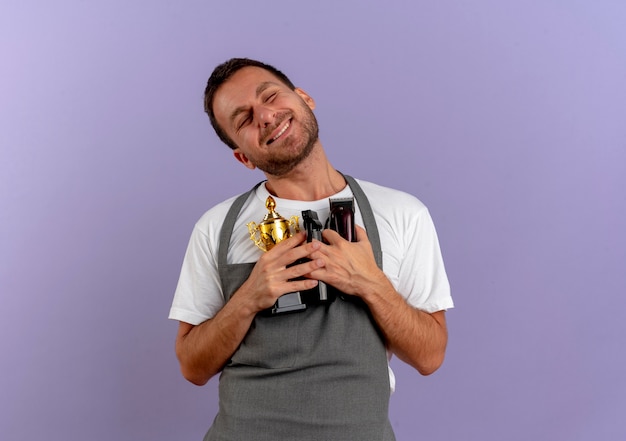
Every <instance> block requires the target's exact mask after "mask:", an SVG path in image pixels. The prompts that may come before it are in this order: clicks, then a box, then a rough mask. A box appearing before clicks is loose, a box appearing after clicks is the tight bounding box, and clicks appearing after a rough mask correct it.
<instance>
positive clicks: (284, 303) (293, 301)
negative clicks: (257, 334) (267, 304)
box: [270, 292, 306, 315]
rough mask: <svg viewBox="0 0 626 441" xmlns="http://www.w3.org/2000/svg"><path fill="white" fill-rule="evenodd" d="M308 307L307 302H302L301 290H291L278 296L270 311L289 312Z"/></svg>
mask: <svg viewBox="0 0 626 441" xmlns="http://www.w3.org/2000/svg"><path fill="white" fill-rule="evenodd" d="M304 309H306V304H305V303H303V302H302V297H301V296H300V293H299V292H290V293H288V294H284V295H282V296H280V297H279V298H278V300H277V301H276V304H275V305H274V306H273V307H272V308H271V310H270V313H271V314H272V315H274V314H284V313H287V312H297V311H302V310H304Z"/></svg>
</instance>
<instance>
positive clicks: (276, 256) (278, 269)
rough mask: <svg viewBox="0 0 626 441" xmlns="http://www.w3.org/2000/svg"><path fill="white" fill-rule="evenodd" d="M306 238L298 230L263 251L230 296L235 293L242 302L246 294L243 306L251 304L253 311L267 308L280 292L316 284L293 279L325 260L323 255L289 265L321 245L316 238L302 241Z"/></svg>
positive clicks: (302, 289) (308, 287)
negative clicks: (291, 235) (247, 274)
mask: <svg viewBox="0 0 626 441" xmlns="http://www.w3.org/2000/svg"><path fill="white" fill-rule="evenodd" d="M305 240H306V233H304V232H300V233H297V234H296V235H294V236H293V237H290V238H289V239H286V240H283V241H281V242H280V243H278V244H277V245H275V246H274V247H273V248H272V249H271V250H270V251H268V252H266V253H263V255H262V256H261V258H260V259H259V260H258V261H257V263H256V265H255V266H254V269H253V270H252V273H251V274H250V277H248V279H247V280H246V281H245V282H244V284H243V285H242V286H241V288H240V289H239V290H238V291H237V292H236V295H235V296H233V297H237V299H238V302H239V303H242V301H244V298H245V301H244V303H245V305H244V306H246V307H247V308H250V312H251V313H253V314H255V313H257V312H259V311H262V310H264V309H267V308H270V307H271V306H272V305H273V304H274V303H275V302H276V300H277V299H278V297H280V296H281V295H283V294H287V293H289V292H295V291H304V290H307V289H311V288H313V287H315V286H316V285H317V283H318V282H317V280H314V279H303V280H295V279H298V278H300V277H302V276H304V275H306V274H308V273H310V272H312V271H315V270H316V269H318V268H320V267H321V266H322V265H323V264H324V261H323V260H322V259H313V260H311V261H309V262H305V263H301V264H297V265H293V266H289V265H291V264H292V263H294V262H295V261H297V260H299V259H302V258H305V257H307V256H310V255H311V254H313V253H315V252H316V251H317V250H318V249H319V248H320V247H321V245H322V244H321V243H320V242H318V241H314V242H311V243H303V242H304V241H305Z"/></svg>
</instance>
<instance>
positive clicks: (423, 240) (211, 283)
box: [169, 180, 454, 389]
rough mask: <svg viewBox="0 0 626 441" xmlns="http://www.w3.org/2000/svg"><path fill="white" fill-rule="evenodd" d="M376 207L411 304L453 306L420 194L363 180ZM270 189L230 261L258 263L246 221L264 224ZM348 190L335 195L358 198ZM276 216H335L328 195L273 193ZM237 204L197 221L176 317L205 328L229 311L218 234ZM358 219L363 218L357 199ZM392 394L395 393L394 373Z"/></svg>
mask: <svg viewBox="0 0 626 441" xmlns="http://www.w3.org/2000/svg"><path fill="white" fill-rule="evenodd" d="M358 183H359V184H360V185H361V188H362V189H363V191H364V192H365V194H366V195H367V198H368V200H369V202H370V205H371V206H372V210H373V212H374V217H375V219H376V225H377V227H378V232H379V235H380V242H381V246H382V251H383V271H384V272H385V274H386V275H387V277H388V278H389V280H390V281H391V283H392V284H393V286H394V288H395V289H396V291H398V292H399V293H400V294H401V295H402V296H403V297H404V298H405V299H406V301H407V302H408V303H409V304H410V305H412V306H413V307H415V308H418V309H420V310H423V311H425V312H429V313H432V312H436V311H441V310H446V309H449V308H452V307H453V306H454V304H453V301H452V297H451V295H450V285H449V283H448V278H447V276H446V271H445V267H444V264H443V259H442V257H441V251H440V248H439V242H438V239H437V233H436V231H435V227H434V225H433V222H432V219H431V217H430V214H429V212H428V209H427V208H426V206H425V205H424V204H423V203H422V202H420V201H419V200H418V199H417V198H415V197H414V196H411V195H409V194H407V193H404V192H401V191H398V190H394V189H390V188H386V187H382V186H379V185H376V184H373V183H370V182H366V181H361V180H358ZM269 195H270V194H269V192H268V191H267V189H266V188H265V185H264V184H261V185H260V186H259V187H258V188H257V189H256V191H255V193H254V195H252V196H251V197H250V198H248V200H247V201H246V203H245V204H244V206H243V207H242V209H241V212H240V214H239V217H238V219H237V221H236V222H235V226H234V229H233V233H232V236H231V240H230V246H229V249H228V257H227V261H228V263H246V262H256V261H257V260H258V259H259V257H260V256H261V255H262V253H263V251H261V250H260V249H259V248H258V247H257V246H256V245H255V244H254V243H253V241H252V240H251V239H250V234H249V232H248V227H247V224H248V223H249V222H250V221H254V222H256V223H260V222H261V220H262V219H263V217H264V216H265V214H266V213H267V209H266V208H265V201H266V199H267V197H268V196H269ZM351 196H352V191H351V190H350V187H349V186H346V187H345V188H344V189H343V190H342V191H340V192H339V193H337V194H336V195H334V196H332V198H345V197H351ZM272 197H273V198H274V200H275V201H276V207H275V211H276V212H277V213H278V214H280V215H281V216H282V217H284V218H287V219H288V218H290V217H291V216H293V215H295V216H298V218H299V220H300V228H302V219H301V217H302V216H301V215H302V211H304V210H314V211H315V212H316V213H317V215H318V218H319V219H320V221H321V222H322V224H323V223H324V222H325V221H326V219H327V218H328V215H329V212H330V204H329V200H328V198H326V199H321V200H318V201H306V202H305V201H295V200H289V199H281V198H277V197H275V196H272ZM235 199H236V196H235V197H233V198H230V199H228V200H226V201H224V202H222V203H220V204H218V205H216V206H215V207H213V208H211V209H210V210H209V211H207V212H206V213H205V214H204V215H203V216H202V217H201V218H200V220H198V222H197V223H196V225H195V227H194V229H193V232H192V234H191V239H190V241H189V245H188V247H187V252H186V254H185V258H184V261H183V266H182V270H181V273H180V278H179V281H178V286H177V287H176V292H175V295H174V301H173V303H172V307H171V309H170V314H169V318H170V319H173V320H179V321H183V322H187V323H190V324H192V325H198V324H200V323H202V322H204V321H206V320H207V319H210V318H212V317H213V316H215V314H217V312H218V311H219V310H220V309H221V308H222V307H223V306H224V296H223V293H222V288H221V284H220V279H219V274H218V270H217V252H218V246H219V235H220V231H221V228H222V223H223V222H224V218H225V217H226V214H227V212H228V210H229V208H230V206H231V205H232V203H233V202H234V200H235ZM355 205H356V207H355V222H356V223H357V224H358V225H360V226H361V227H363V219H362V217H361V213H360V211H359V209H358V204H356V201H355ZM390 374H391V379H392V389H393V374H392V373H391V372H390Z"/></svg>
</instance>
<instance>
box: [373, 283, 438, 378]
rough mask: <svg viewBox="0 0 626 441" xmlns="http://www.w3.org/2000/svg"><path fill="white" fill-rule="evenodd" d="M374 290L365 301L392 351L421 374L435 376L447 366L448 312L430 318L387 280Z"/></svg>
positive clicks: (374, 286) (435, 314) (430, 315)
mask: <svg viewBox="0 0 626 441" xmlns="http://www.w3.org/2000/svg"><path fill="white" fill-rule="evenodd" d="M383 277H384V275H383ZM371 288H372V289H371V291H369V292H368V293H366V295H364V296H362V297H363V299H364V300H365V302H366V303H367V304H368V306H369V308H370V310H371V312H372V316H373V317H374V320H375V321H376V322H377V324H378V326H379V328H380V329H381V331H382V333H383V335H384V337H385V340H386V343H387V345H388V347H389V349H390V350H391V351H392V352H393V353H394V354H396V355H397V356H398V357H399V358H400V359H401V360H403V361H404V362H406V363H408V364H410V365H411V366H413V367H414V368H415V369H417V370H418V371H419V372H420V373H421V374H423V375H429V374H431V373H433V372H435V371H436V370H437V369H438V368H439V366H441V364H442V363H443V359H444V355H445V350H446V345H447V342H448V332H447V329H446V322H445V313H444V311H439V312H435V313H433V314H429V313H426V312H424V311H420V310H418V309H416V308H414V307H412V306H411V305H409V304H408V303H407V302H406V300H405V299H404V298H403V297H402V296H401V295H400V294H399V293H398V292H397V291H395V289H394V288H393V286H392V285H391V283H390V282H389V281H388V280H387V279H386V277H385V280H384V281H382V280H381V281H380V283H379V284H377V285H372V286H371Z"/></svg>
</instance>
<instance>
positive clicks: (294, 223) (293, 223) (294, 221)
mask: <svg viewBox="0 0 626 441" xmlns="http://www.w3.org/2000/svg"><path fill="white" fill-rule="evenodd" d="M287 226H288V227H289V228H293V234H296V233H298V232H299V231H300V225H298V216H296V215H295V214H294V215H293V216H291V217H290V218H289V220H288V221H287ZM290 236H291V235H290Z"/></svg>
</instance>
